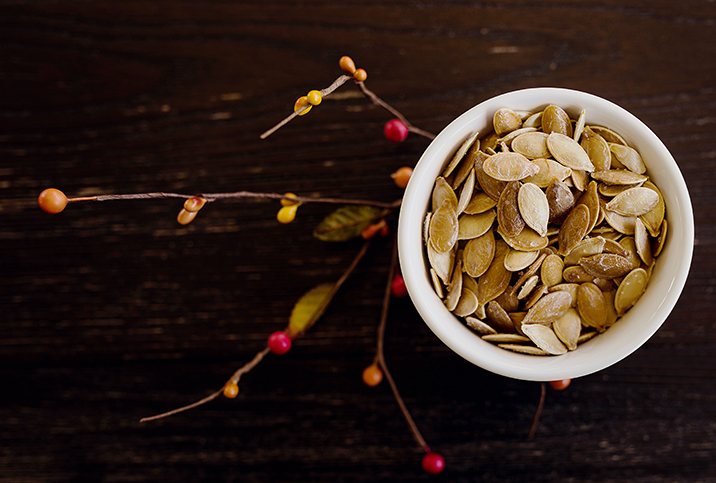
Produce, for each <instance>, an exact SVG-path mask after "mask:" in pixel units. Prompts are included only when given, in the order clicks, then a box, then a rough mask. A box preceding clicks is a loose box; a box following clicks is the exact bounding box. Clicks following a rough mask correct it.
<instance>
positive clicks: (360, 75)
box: [353, 69, 368, 82]
mask: <svg viewBox="0 0 716 483" xmlns="http://www.w3.org/2000/svg"><path fill="white" fill-rule="evenodd" d="M353 78H354V79H355V80H357V81H358V82H365V80H366V79H367V78H368V73H367V72H366V71H365V70H363V69H358V70H357V71H355V74H353Z"/></svg>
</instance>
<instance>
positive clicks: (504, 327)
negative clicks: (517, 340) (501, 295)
mask: <svg viewBox="0 0 716 483" xmlns="http://www.w3.org/2000/svg"><path fill="white" fill-rule="evenodd" d="M485 315H486V316H487V321H488V323H489V324H490V325H491V326H492V327H494V329H495V330H496V331H497V332H498V333H502V334H510V333H513V332H514V331H515V326H514V324H513V323H512V319H510V316H509V315H507V312H505V309H503V308H502V306H500V304H499V303H497V302H495V301H494V300H492V301H490V302H489V303H488V304H487V306H486V307H485ZM499 342H514V341H510V340H503V341H499Z"/></svg>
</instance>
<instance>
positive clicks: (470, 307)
mask: <svg viewBox="0 0 716 483" xmlns="http://www.w3.org/2000/svg"><path fill="white" fill-rule="evenodd" d="M475 310H477V296H476V295H475V292H473V291H472V290H470V289H469V288H465V287H463V288H462V293H461V294H460V300H459V301H458V303H457V307H455V309H454V310H453V311H452V312H453V313H454V314H455V315H458V316H460V317H465V316H467V315H471V314H473V313H474V312H475Z"/></svg>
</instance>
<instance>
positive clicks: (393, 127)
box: [383, 119, 408, 143]
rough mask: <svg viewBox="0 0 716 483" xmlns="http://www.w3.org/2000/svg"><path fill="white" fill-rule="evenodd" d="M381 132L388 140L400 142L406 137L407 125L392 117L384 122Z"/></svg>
mask: <svg viewBox="0 0 716 483" xmlns="http://www.w3.org/2000/svg"><path fill="white" fill-rule="evenodd" d="M383 134H385V137H386V138H388V141H393V142H394V143H402V142H403V141H405V138H407V137H408V126H406V125H405V123H403V121H401V120H400V119H392V120H390V121H388V122H387V123H386V124H385V128H383Z"/></svg>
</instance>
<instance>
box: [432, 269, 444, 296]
mask: <svg viewBox="0 0 716 483" xmlns="http://www.w3.org/2000/svg"><path fill="white" fill-rule="evenodd" d="M430 280H432V282H433V288H434V289H435V293H436V294H437V296H438V297H440V298H443V297H445V292H444V291H443V284H442V283H441V282H440V277H438V273H437V272H436V271H435V269H434V268H431V269H430Z"/></svg>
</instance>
